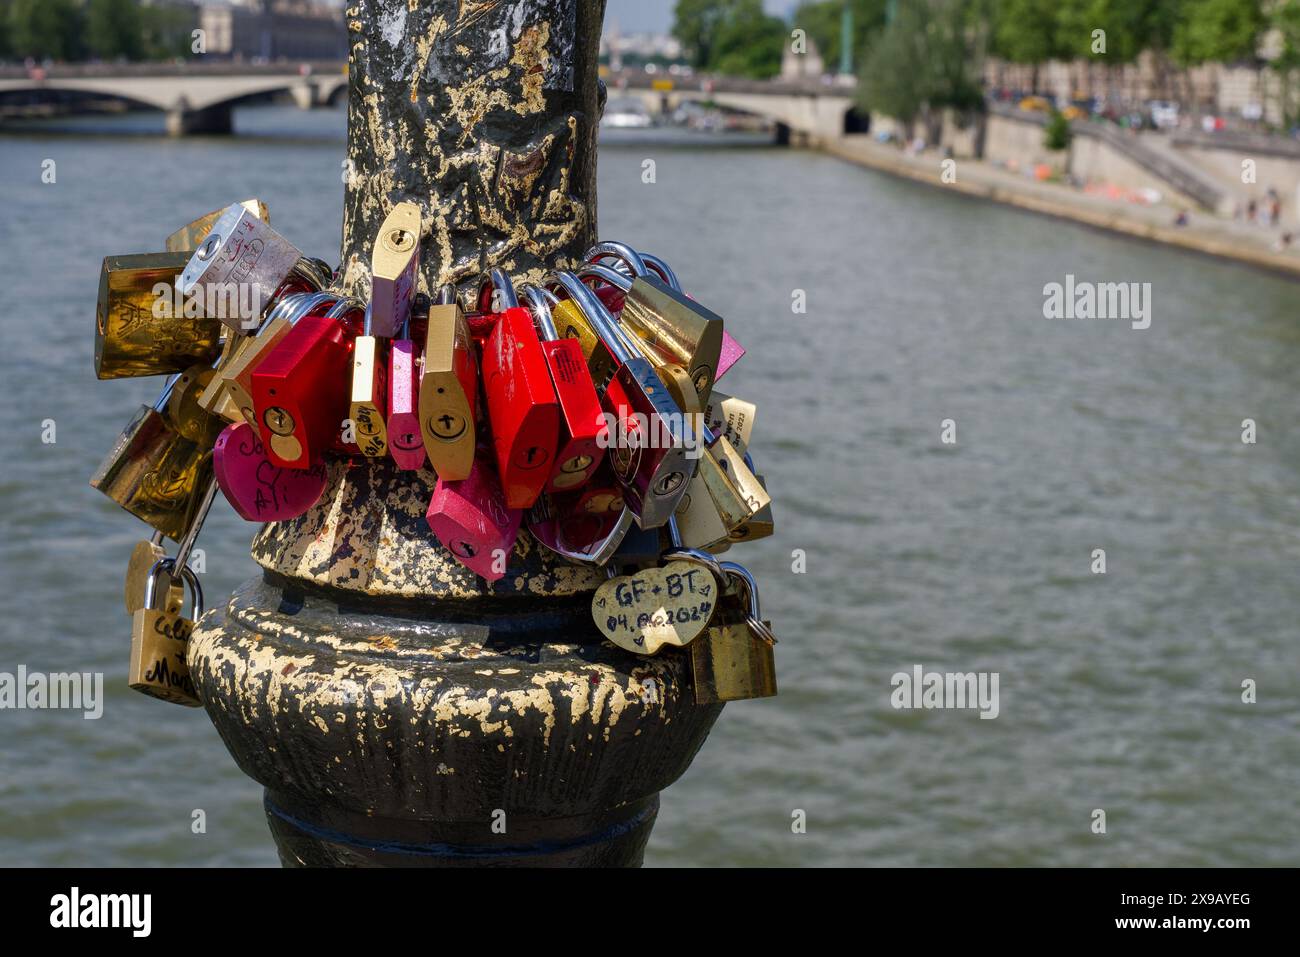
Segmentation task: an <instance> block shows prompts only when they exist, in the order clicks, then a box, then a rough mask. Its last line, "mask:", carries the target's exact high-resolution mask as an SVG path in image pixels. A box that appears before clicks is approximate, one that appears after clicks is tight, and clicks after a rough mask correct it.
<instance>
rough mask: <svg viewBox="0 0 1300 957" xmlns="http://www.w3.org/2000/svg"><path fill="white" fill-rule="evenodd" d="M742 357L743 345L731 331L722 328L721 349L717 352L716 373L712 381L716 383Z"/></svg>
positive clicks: (743, 355)
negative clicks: (734, 337)
mask: <svg viewBox="0 0 1300 957" xmlns="http://www.w3.org/2000/svg"><path fill="white" fill-rule="evenodd" d="M744 357H745V347H744V346H742V345H741V344H740V343H739V342H737V341H736V340H735V339H733V338H732V336H731V333H729V332H727V330H725V329H724V330H722V349H721V351H720V352H719V353H718V374H717V375H716V376H714V377H713V381H714V382H715V383H716V382H717V381H718V380H719V379H721V378H722V377H723V376H724V375H726V374H727V373H728V372H730V371H731V368H732V366H734V365H735V364H736V363H737V362H739V361H740V360H741V359H743V358H744Z"/></svg>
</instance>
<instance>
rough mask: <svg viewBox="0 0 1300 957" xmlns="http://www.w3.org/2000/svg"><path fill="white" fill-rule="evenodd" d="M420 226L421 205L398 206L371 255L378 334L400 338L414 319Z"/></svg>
mask: <svg viewBox="0 0 1300 957" xmlns="http://www.w3.org/2000/svg"><path fill="white" fill-rule="evenodd" d="M420 229H421V223H420V207H419V205H417V204H416V203H412V202H410V201H406V202H401V203H398V204H397V205H396V206H394V207H393V208H392V209H391V210H390V211H389V213H388V215H387V216H385V217H384V221H383V223H382V224H381V225H380V227H379V237H378V238H377V239H376V240H375V249H374V252H373V253H372V254H371V257H370V309H371V323H372V328H373V329H374V334H375V335H376V336H381V337H383V338H385V339H392V338H394V337H396V335H397V334H398V333H399V332H401V330H402V327H403V326H405V325H406V322H407V320H408V319H409V318H410V315H411V302H412V300H413V299H414V298H415V290H416V271H417V269H418V268H419V265H420ZM362 451H365V449H364V447H363V448H362Z"/></svg>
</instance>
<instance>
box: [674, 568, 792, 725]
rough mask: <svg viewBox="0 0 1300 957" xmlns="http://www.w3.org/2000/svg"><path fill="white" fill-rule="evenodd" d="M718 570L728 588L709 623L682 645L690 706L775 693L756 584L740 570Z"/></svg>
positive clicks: (768, 629) (771, 640)
mask: <svg viewBox="0 0 1300 957" xmlns="http://www.w3.org/2000/svg"><path fill="white" fill-rule="evenodd" d="M718 565H719V567H720V568H721V569H722V570H723V572H724V573H725V574H726V577H727V580H728V582H729V583H730V584H731V586H732V587H731V588H729V589H728V590H727V591H725V592H724V593H723V596H722V600H721V601H720V602H719V609H718V614H717V617H716V618H715V619H714V621H713V623H712V624H711V625H710V626H709V627H708V628H707V629H706V630H705V632H704V634H702V635H700V636H699V637H698V638H696V639H695V640H694V641H693V642H691V643H690V645H689V646H688V647H689V648H690V652H691V674H692V676H693V678H694V684H695V703H696V704H714V703H716V702H719V701H741V700H744V699H746V698H770V697H772V696H773V695H775V694H776V658H775V656H774V655H773V653H772V646H773V645H775V644H776V636H775V635H774V634H772V626H771V623H769V622H766V621H763V618H762V613H761V611H760V608H759V603H758V585H757V584H756V583H755V581H754V576H753V575H751V574H750V573H749V570H748V569H746V568H745V567H744V566H743V565H737V564H736V563H735V562H719V563H718ZM737 600H739V601H740V602H741V607H740V608H737V607H735V604H736V601H737Z"/></svg>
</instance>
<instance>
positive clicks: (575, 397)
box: [520, 286, 608, 492]
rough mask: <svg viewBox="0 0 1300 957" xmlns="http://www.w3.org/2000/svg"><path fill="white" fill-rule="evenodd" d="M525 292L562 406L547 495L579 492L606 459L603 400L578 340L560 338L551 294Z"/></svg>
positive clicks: (537, 290)
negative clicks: (577, 489) (575, 490)
mask: <svg viewBox="0 0 1300 957" xmlns="http://www.w3.org/2000/svg"><path fill="white" fill-rule="evenodd" d="M520 292H521V293H522V294H524V295H525V297H526V298H527V300H528V302H529V305H530V307H531V310H532V313H533V319H534V320H535V325H536V327H537V334H538V338H539V339H540V340H541V346H542V354H543V356H545V358H546V367H547V369H549V370H550V373H551V383H552V384H553V385H554V386H555V397H556V400H557V401H558V403H559V407H560V439H559V445H558V447H557V451H556V453H555V463H554V465H553V466H552V468H551V477H550V478H549V479H548V480H547V482H546V491H548V492H562V491H565V490H567V489H574V488H578V487H579V486H582V485H585V484H586V483H587V481H588V479H590V478H591V476H592V475H593V474H594V473H595V471H596V469H597V468H599V467H600V463H601V462H602V461H603V460H604V458H605V447H606V445H607V441H606V440H607V438H608V436H607V434H606V433H607V429H606V425H605V414H604V411H603V410H602V409H601V406H600V396H598V395H597V394H596V386H595V383H593V382H592V380H591V373H590V372H589V371H588V369H587V363H586V360H585V359H584V358H583V355H582V349H581V347H580V346H579V345H578V343H577V342H576V341H575V340H573V339H567V338H561V337H560V334H559V333H558V332H557V331H556V328H555V322H554V320H553V318H552V316H551V303H550V302H549V301H548V298H547V297H548V296H550V293H547V292H545V291H543V290H542V289H540V288H538V287H537V286H526V287H524V288H523V289H521V290H520ZM552 298H553V297H552Z"/></svg>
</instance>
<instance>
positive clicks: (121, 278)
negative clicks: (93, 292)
mask: <svg viewBox="0 0 1300 957" xmlns="http://www.w3.org/2000/svg"><path fill="white" fill-rule="evenodd" d="M187 262H189V255H188V254H187V253H143V254H140V255H133V256H107V257H105V259H104V262H103V265H102V266H101V267H100V271H99V298H98V301H97V302H96V305H95V375H96V377H98V378H100V379H121V378H125V377H129V376H149V375H165V374H167V373H172V372H180V371H181V370H183V369H186V368H188V367H189V366H192V365H194V364H196V363H200V362H206V363H211V362H212V360H214V359H215V358H216V357H217V354H218V353H219V351H220V349H221V330H222V326H221V323H220V322H219V321H218V320H216V319H205V318H203V317H202V316H196V315H193V312H194V310H193V309H186V308H185V307H184V304H183V302H182V301H181V300H180V299H179V297H178V296H177V295H176V286H175V283H176V278H177V277H178V276H180V275H181V272H182V271H183V270H184V268H185V264H186V263H187ZM178 304H180V305H181V308H180V309H179V310H178V309H177V305H178ZM186 313H190V315H187V314H186Z"/></svg>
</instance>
